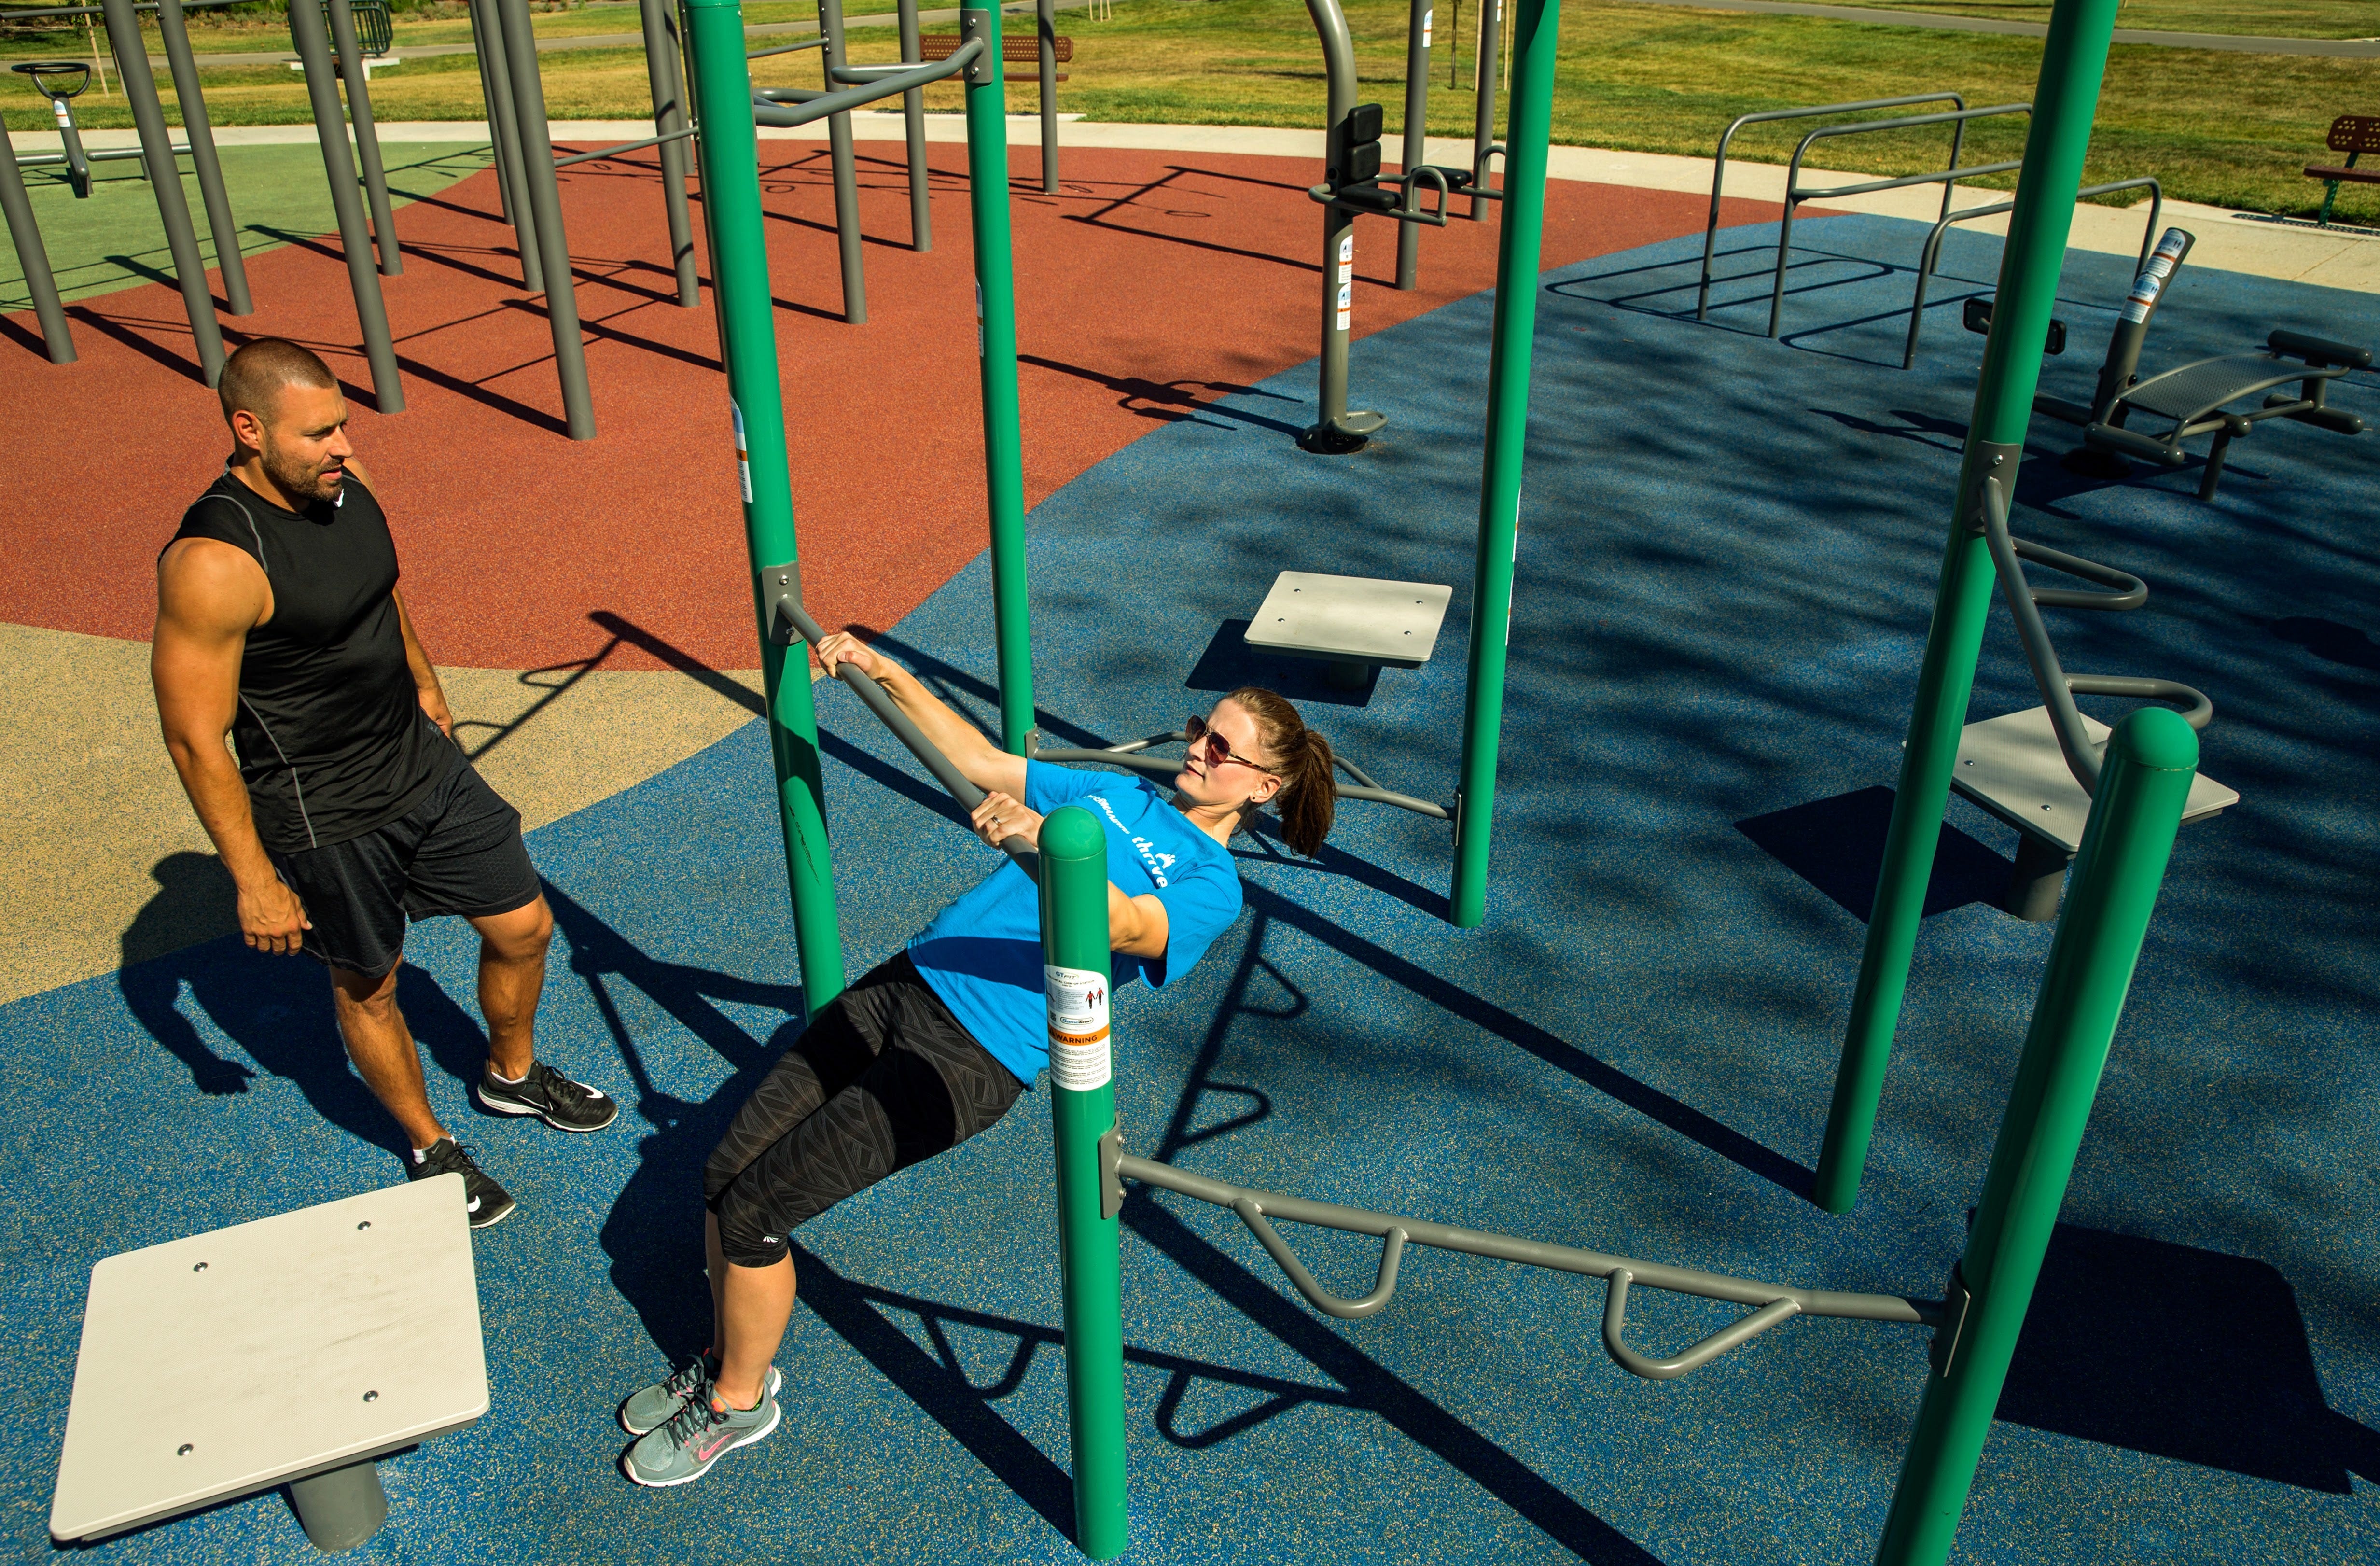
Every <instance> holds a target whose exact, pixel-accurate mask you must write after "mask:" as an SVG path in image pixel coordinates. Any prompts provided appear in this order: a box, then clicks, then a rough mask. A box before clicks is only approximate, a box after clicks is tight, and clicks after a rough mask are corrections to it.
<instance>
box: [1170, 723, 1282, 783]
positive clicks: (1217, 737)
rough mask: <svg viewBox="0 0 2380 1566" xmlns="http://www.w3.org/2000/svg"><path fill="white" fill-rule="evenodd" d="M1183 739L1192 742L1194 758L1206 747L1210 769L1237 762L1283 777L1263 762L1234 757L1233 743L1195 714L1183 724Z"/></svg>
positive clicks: (1191, 752)
mask: <svg viewBox="0 0 2380 1566" xmlns="http://www.w3.org/2000/svg"><path fill="white" fill-rule="evenodd" d="M1182 737H1183V738H1184V739H1186V740H1188V741H1189V742H1190V754H1191V755H1193V756H1196V755H1197V754H1198V751H1199V748H1200V747H1202V746H1203V747H1205V749H1206V752H1207V765H1208V766H1210V767H1220V766H1222V765H1224V764H1225V763H1226V762H1231V761H1236V762H1238V763H1239V764H1240V765H1241V766H1243V767H1253V768H1255V769H1256V770H1257V771H1259V772H1269V773H1271V774H1272V775H1273V776H1274V777H1279V776H1281V771H1280V770H1279V769H1278V768H1274V767H1268V766H1266V765H1265V764H1264V763H1263V762H1261V761H1251V760H1249V759H1247V758H1246V757H1245V756H1234V755H1233V754H1232V742H1231V741H1230V740H1228V739H1225V738H1224V737H1223V736H1222V735H1221V734H1218V733H1216V732H1215V730H1214V729H1213V728H1211V727H1209V726H1208V722H1207V720H1206V719H1204V718H1201V717H1199V716H1198V715H1197V714H1196V713H1195V712H1194V713H1192V714H1191V715H1190V717H1189V718H1188V720H1187V721H1185V722H1184V723H1183V725H1182Z"/></svg>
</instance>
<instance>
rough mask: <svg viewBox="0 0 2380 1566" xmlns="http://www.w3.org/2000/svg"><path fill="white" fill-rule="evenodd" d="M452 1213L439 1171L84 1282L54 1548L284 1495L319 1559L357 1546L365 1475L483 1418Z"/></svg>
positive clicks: (163, 1251) (134, 1260)
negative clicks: (276, 1489) (378, 1462)
mask: <svg viewBox="0 0 2380 1566" xmlns="http://www.w3.org/2000/svg"><path fill="white" fill-rule="evenodd" d="M463 1201H464V1196H463V1177H462V1176H461V1175H459V1174H446V1175H440V1176H438V1177H437V1178H435V1179H432V1180H424V1181H419V1182H415V1183H410V1184H405V1185H399V1186H395V1187H392V1188H390V1189H387V1190H383V1191H373V1192H369V1193H367V1194H366V1195H363V1196H350V1197H348V1198H346V1200H344V1201H336V1202H327V1203H324V1204H323V1205H322V1206H321V1207H312V1208H301V1209H299V1210H298V1211H297V1212H289V1213H283V1214H281V1215H279V1216H278V1217H275V1218H267V1219H261V1220H257V1221H256V1222H253V1223H242V1224H237V1225H235V1226H234V1227H232V1228H229V1229H219V1230H216V1231H214V1232H212V1233H207V1234H197V1235H193V1236H191V1237H190V1238H188V1239H187V1240H174V1241H170V1242H168V1243H167V1244H162V1245H152V1246H150V1247H148V1248H147V1249H146V1250H139V1251H128V1252H125V1253H124V1254H123V1255H121V1256H109V1257H107V1258H106V1259H105V1260H103V1261H102V1262H101V1263H100V1264H99V1265H98V1266H96V1267H94V1268H92V1269H91V1293H90V1298H89V1302H88V1304H87V1305H85V1307H84V1310H83V1323H82V1348H81V1351H80V1353H79V1355H78V1356H77V1358H76V1360H75V1380H74V1400H73V1402H72V1404H71V1405H70V1407H69V1409H68V1411H67V1435H66V1442H65V1448H64V1451H62V1453H61V1454H60V1457H59V1461H58V1485H57V1493H56V1497H55V1499H54V1500H53V1502H52V1503H51V1507H50V1534H51V1536H53V1537H54V1538H56V1539H58V1540H59V1541H61V1542H67V1541H72V1540H77V1539H97V1538H104V1537H106V1536H108V1535H110V1534H116V1533H121V1532H123V1531H124V1530H125V1529H128V1528H136V1527H139V1526H140V1525H141V1524H145V1523H154V1522H157V1521H159V1520H161V1519H164V1518H167V1517H173V1516H176V1515H178V1514H180V1513H182V1512H185V1511H192V1510H194V1509H196V1508H198V1507H201V1506H206V1505H209V1504H212V1502H215V1501H219V1500H225V1499H230V1498H232V1497H235V1496H241V1495H247V1494H249V1493H251V1492H254V1491H257V1490H261V1489H267V1488H270V1487H273V1486H275V1485H282V1484H287V1485H289V1486H290V1487H291V1491H292V1495H293V1497H294V1499H296V1500H297V1506H298V1512H299V1516H300V1518H301V1519H302V1520H303V1522H304V1524H305V1525H306V1531H307V1534H308V1536H310V1537H311V1538H312V1539H313V1540H314V1542H315V1544H316V1545H317V1546H318V1547H321V1548H325V1549H340V1548H348V1547H350V1546H352V1545H355V1544H359V1543H361V1542H362V1541H363V1539H365V1538H368V1537H370V1535H371V1533H372V1532H373V1531H375V1530H376V1529H377V1528H378V1527H379V1524H380V1519H381V1518H382V1517H383V1516H384V1515H385V1514H386V1506H387V1503H386V1500H385V1499H384V1496H383V1492H382V1490H381V1488H380V1482H379V1478H378V1475H376V1474H374V1472H373V1471H372V1468H371V1462H372V1460H373V1459H375V1458H377V1457H380V1456H382V1455H383V1454H384V1453H387V1452H391V1451H398V1450H400V1449H402V1448H405V1447H409V1446H412V1445H415V1444H416V1443H418V1442H420V1441H424V1440H427V1439H430V1438H431V1437H433V1436H438V1435H443V1434H444V1433H445V1432H447V1431H449V1430H458V1429H461V1428H463V1427H464V1426H468V1425H469V1424H471V1423H472V1422H473V1421H475V1420H477V1419H478V1418H479V1417H480V1415H481V1414H485V1413H486V1412H487V1411H488V1370H487V1360H486V1356H485V1353H484V1350H483V1347H482V1344H481V1341H480V1295H479V1285H478V1282H477V1280H476V1276H475V1274H474V1272H473V1269H472V1263H471V1236H470V1229H469V1226H468V1221H467V1220H466V1218H465V1215H464V1210H463Z"/></svg>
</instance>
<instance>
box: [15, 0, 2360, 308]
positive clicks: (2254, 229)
mask: <svg viewBox="0 0 2380 1566" xmlns="http://www.w3.org/2000/svg"><path fill="white" fill-rule="evenodd" d="M953 14H955V13H953ZM852 131H853V134H854V135H855V136H856V137H857V138H858V139H860V140H871V141H897V140H900V139H901V137H902V134H903V131H902V119H901V116H900V115H899V114H898V113H862V114H856V115H852ZM652 133H653V127H652V123H651V122H650V120H564V121H558V122H556V123H555V124H554V126H553V140H554V144H555V145H556V146H569V147H573V148H588V147H600V146H602V145H604V144H605V143H607V142H620V141H634V140H641V139H642V138H644V137H648V136H650V135H651V134H652ZM760 136H761V139H762V140H772V141H773V140H791V141H819V142H823V141H824V140H826V127H825V126H824V125H822V124H821V125H814V126H804V127H800V128H798V129H795V130H777V129H763V130H762V131H761V132H760ZM926 138H927V140H929V141H961V140H965V138H966V128H965V125H964V124H963V123H962V122H961V121H960V119H959V117H958V116H957V115H929V116H927V120H926ZM487 139H488V127H487V125H486V124H485V122H483V121H479V120H416V121H410V122H407V121H399V122H395V123H386V124H383V126H382V127H381V140H383V141H384V142H390V143H395V142H446V141H455V142H483V141H485V140H487ZM1040 139H1041V129H1040V121H1039V119H1038V117H1036V116H1033V115H1011V116H1010V118H1009V122H1008V140H1009V142H1010V144H1011V145H1013V146H1038V145H1039V144H1040ZM15 140H16V143H17V146H18V150H19V151H20V152H56V151H57V150H58V145H57V142H58V139H57V135H56V133H55V132H54V131H52V132H25V133H22V134H19V135H18V136H17V137H16V138H15ZM83 140H84V143H85V144H86V145H87V146H90V147H91V148H92V149H94V150H97V149H100V148H112V147H131V146H137V145H139V138H138V137H137V136H136V135H135V134H134V133H133V132H132V131H129V130H95V131H86V132H85V133H84V135H83ZM215 140H216V142H217V144H218V145H221V146H226V147H242V146H246V147H255V146H273V145H281V144H287V143H293V142H294V143H310V142H311V141H312V140H314V128H313V127H311V126H310V125H269V126H231V127H224V128H222V129H219V130H217V131H216V132H215ZM1322 140H1323V136H1322V132H1320V131H1318V130H1271V129H1262V128H1255V127H1246V126H1223V125H1111V124H1103V123H1098V122H1093V121H1088V120H1080V121H1070V122H1068V123H1067V124H1066V125H1065V127H1064V129H1063V130H1062V131H1061V133H1060V135H1059V143H1060V145H1061V146H1063V147H1130V148H1137V149H1142V150H1147V151H1158V152H1184V153H1198V152H1218V153H1220V152H1238V153H1253V154H1257V155H1259V156H1271V157H1282V158H1300V159H1306V160H1310V161H1311V162H1313V163H1314V164H1317V165H1319V164H1320V163H1321V161H1322V152H1323V148H1322ZM1391 150H1393V148H1392V149H1391ZM1429 157H1430V161H1431V162H1433V163H1439V164H1454V165H1457V166H1461V165H1463V164H1468V163H1469V162H1470V157H1471V151H1470V143H1469V142H1468V141H1463V140H1452V139H1443V140H1441V139H1436V138H1433V139H1432V140H1431V141H1430V143H1429ZM1548 172H1549V173H1550V174H1551V176H1553V177H1554V178H1556V179H1577V180H1585V181H1590V182H1593V183H1597V184H1604V185H1625V186H1633V187H1634V188H1639V189H1646V190H1685V191H1694V192H1706V191H1708V190H1709V189H1710V183H1711V160H1709V159H1708V158H1684V157H1676V156H1671V155H1670V154H1666V153H1660V152H1613V151H1610V150H1608V149H1604V148H1597V147H1556V148H1554V149H1553V151H1552V155H1551V158H1550V160H1549V161H1548ZM1316 175H1317V177H1319V176H1320V169H1319V167H1317V169H1316ZM1873 177H1875V176H1873V175H1864V174H1848V173H1840V172H1830V171H1828V170H1824V169H1809V168H1805V169H1803V183H1804V185H1805V186H1819V187H1824V186H1827V185H1829V184H1858V183H1860V182H1861V181H1863V180H1866V179H1870V178H1873ZM1727 193H1728V194H1729V195H1732V196H1746V197H1751V198H1754V199H1755V200H1767V201H1776V200H1783V199H1784V194H1785V169H1784V167H1783V166H1782V165H1780V164H1754V163H1744V162H1741V161H1737V162H1734V163H1731V164H1730V166H1729V169H1728V181H1727ZM2005 199H2006V197H2005V194H2004V193H2003V192H2000V191H1992V190H1980V189H1978V190H1973V191H1972V192H1969V193H1965V194H1962V195H1961V197H1960V199H1959V201H1958V205H1960V206H1961V207H1967V206H1986V205H1989V204H1991V203H1992V202H1994V201H1998V200H2005ZM1941 206H1942V198H1941V196H1940V194H1939V193H1938V192H1937V190H1935V189H1934V188H1930V187H1925V186H1913V187H1909V188H1903V189H1900V190H1880V191H1877V192H1876V193H1875V194H1873V195H1867V196H1853V197H1849V198H1846V199H1843V200H1834V201H1828V202H1826V203H1824V206H1823V210H1825V211H1828V212H1870V213H1875V214H1876V215H1879V216H1884V217H1907V218H1918V219H1922V220H1925V221H1928V222H1930V221H1932V220H1933V219H1934V218H1935V217H1937V216H1938V215H1939V214H1940V212H1941ZM1803 210H1804V211H1805V212H1811V211H1816V210H1820V209H1819V208H1818V207H1817V206H1815V205H1814V206H1811V207H1805V208H1804V209H1803ZM2147 220H2148V204H2147V203H2146V202H2145V201H2143V202H2142V203H2140V204H2139V205H2138V206H2135V207H2131V208H2119V207H2104V206H2093V205H2089V204H2087V203H2086V204H2084V205H2083V206H2080V207H2078V208H2076V209H2075V213H2074V229H2073V235H2072V237H2071V238H2070V240H2069V243H2070V245H2072V246H2073V248H2074V249H2080V250H2094V251H2098V252H2101V253H2103V254H2108V255H2133V254H2136V253H2138V251H2139V250H2140V248H2141V235H2142V229H2143V225H2144V224H2145V223H2146V222H2147ZM2164 221H2165V222H2166V223H2168V224H2179V225H2182V226H2183V227H2186V228H2188V229H2189V230H2190V231H2191V232H2192V234H2194V235H2196V236H2197V238H2198V244H2197V247H2196V248H2195V249H2193V250H2192V252H2191V258H2190V259H2191V264H2192V266H2194V267H2216V268H2220V269H2221V270H2223V271H2226V272H2240V273H2249V274H2250V275H2252V276H2257V277H2277V278H2284V279H2287V280H2289V281H2290V282H2297V283H2313V284H2318V285H2322V286H2324V287H2328V288H2351V289H2355V290H2358V291H2360V292H2362V293H2380V236H2375V235H2371V234H2357V233H2354V232H2350V231H2347V230H2339V229H2332V230H2326V231H2325V230H2316V229H2311V228H2294V227H2286V226H2283V225H2278V224H2274V223H2269V222H2261V221H2257V220H2256V219H2254V218H2253V217H2250V216H2246V215H2242V214H2240V213H2235V212H2231V211H2230V210H2229V209H2228V208H2224V207H2211V206H2204V205H2202V204H2200V203H2198V202H2195V201H2175V200H2168V202H2166V204H2165V213H2164ZM1961 227H1965V228H1973V229H1976V230H1979V231H1982V232H1985V233H1992V234H2005V233H2007V232H2008V220H2007V219H2006V218H1982V219H1978V220H1977V221H1975V222H1974V223H1973V224H1964V225H1961Z"/></svg>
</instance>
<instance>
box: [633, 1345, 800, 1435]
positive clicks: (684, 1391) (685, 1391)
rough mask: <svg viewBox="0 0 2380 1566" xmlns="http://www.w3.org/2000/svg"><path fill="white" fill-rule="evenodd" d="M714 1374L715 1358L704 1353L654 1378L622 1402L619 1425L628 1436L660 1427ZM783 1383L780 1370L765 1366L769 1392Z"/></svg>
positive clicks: (715, 1369) (717, 1363)
mask: <svg viewBox="0 0 2380 1566" xmlns="http://www.w3.org/2000/svg"><path fill="white" fill-rule="evenodd" d="M718 1374H719V1362H718V1361H717V1360H715V1359H713V1358H711V1357H710V1354H698V1355H696V1356H695V1357H694V1358H693V1359H691V1360H688V1361H687V1362H686V1367H685V1368H684V1369H682V1370H680V1371H679V1372H678V1373H677V1374H676V1375H674V1376H673V1377H671V1378H669V1379H668V1380H666V1381H657V1382H655V1383H654V1384H653V1385H651V1386H650V1387H647V1388H646V1389H645V1390H642V1391H640V1392H637V1393H635V1394H633V1395H631V1396H630V1397H629V1399H628V1401H627V1402H624V1403H622V1404H621V1405H620V1427H621V1428H622V1429H624V1430H625V1431H627V1432H628V1434H630V1435H632V1436H641V1435H643V1434H644V1433H645V1432H646V1431H648V1430H658V1429H660V1428H661V1427H662V1426H663V1425H666V1424H668V1423H669V1420H670V1416H671V1415H672V1414H675V1413H676V1412H677V1411H678V1410H679V1409H680V1408H683V1407H684V1406H686V1399H688V1398H690V1397H692V1396H694V1395H695V1394H696V1393H697V1392H699V1391H701V1390H703V1389H704V1388H706V1387H708V1386H710V1378H712V1377H714V1376H716V1375H718ZM784 1384H785V1377H784V1373H783V1371H781V1370H779V1369H778V1368H777V1367H776V1366H773V1365H772V1366H769V1395H770V1396H771V1397H775V1396H776V1395H777V1392H778V1390H779V1389H780V1388H782V1387H783V1386H784Z"/></svg>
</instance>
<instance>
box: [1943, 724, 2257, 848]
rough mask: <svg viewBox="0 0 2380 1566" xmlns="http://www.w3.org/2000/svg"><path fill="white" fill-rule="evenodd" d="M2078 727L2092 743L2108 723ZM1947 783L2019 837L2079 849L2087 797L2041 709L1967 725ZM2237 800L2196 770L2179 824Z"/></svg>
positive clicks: (2236, 795) (2231, 791)
mask: <svg viewBox="0 0 2380 1566" xmlns="http://www.w3.org/2000/svg"><path fill="white" fill-rule="evenodd" d="M2083 729H2084V731H2085V732H2086V733H2088V734H2090V736H2091V737H2092V739H2093V740H2095V741H2098V740H2104V739H2106V738H2107V734H2108V733H2109V730H2108V728H2107V724H2105V723H2102V722H2098V721H2097V720H2096V719H2094V718H2091V717H2087V716H2086V717H2084V718H2083ZM1950 786H1951V787H1953V788H1955V789H1957V790H1958V791H1959V792H1960V793H1961V794H1962V795H1966V797H1967V798H1969V799H1971V800H1973V801H1974V803H1976V804H1977V805H1979V806H1981V807H1983V808H1984V809H1985V810H1986V811H1988V812H1989V813H1990V814H1992V815H1994V816H1997V817H1998V818H1999V819H2001V820H2003V821H2006V822H2007V823H2008V824H2009V825H2010V826H2012V827H2014V828H2016V829H2017V830H2018V831H2019V832H2025V833H2028V834H2030V835H2031V836H2034V837H2037V838H2040V839H2041V840H2042V841H2043V842H2045V843H2047V844H2050V845H2051V846H2052V847H2055V848H2058V849H2060V850H2062V851H2063V852H2064V853H2066V854H2067V855H2069V856H2071V855H2072V854H2073V853H2074V852H2075V850H2077V849H2078V848H2080V847H2082V845H2083V825H2084V823H2085V822H2087V821H2088V820H2089V819H2091V796H2090V795H2087V794H2085V793H2083V785H2082V784H2081V783H2076V782H2075V781H2074V774H2073V773H2072V772H2070V771H2068V770H2067V767H2066V757H2065V755H2064V753H2063V752H2061V751H2060V750H2059V749H2058V734H2057V732H2056V731H2055V730H2053V729H2052V728H2051V727H2050V726H2049V709H2047V708H2046V707H2028V708H2026V709H2025V710H2023V711H2022V712H2010V713H2006V714H2003V715H2002V716H2000V717H1998V718H1986V719H1985V720H1984V721H1983V722H1980V723H1969V724H1968V725H1967V727H1966V729H1965V731H1964V732H1963V733H1961V734H1960V736H1959V764H1958V766H1957V768H1956V769H1954V770H1953V771H1952V772H1951V774H1950ZM2239 803H2240V791H2239V790H2237V789H2231V788H2226V787H2224V786H2223V785H2222V784H2221V783H2216V781H2215V780H2214V779H2213V778H2210V777H2208V776H2207V775H2206V774H2205V773H2204V772H2201V773H2199V774H2198V776H2197V777H2195V778H2193V779H2192V780H2191V783H2190V802H2189V804H2188V805H2187V806H2186V807H2184V808H2183V810H2182V815H2181V819H2183V820H2185V821H2200V820H2204V819H2206V818H2207V817H2209V816H2214V815H2219V814H2220V813H2221V812H2222V811H2223V810H2225V809H2226V808H2228V807H2230V806H2233V805H2237V804H2239Z"/></svg>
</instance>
